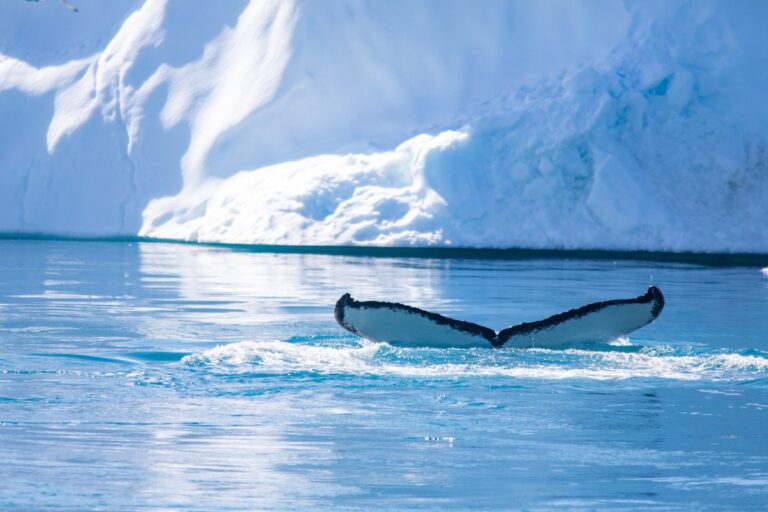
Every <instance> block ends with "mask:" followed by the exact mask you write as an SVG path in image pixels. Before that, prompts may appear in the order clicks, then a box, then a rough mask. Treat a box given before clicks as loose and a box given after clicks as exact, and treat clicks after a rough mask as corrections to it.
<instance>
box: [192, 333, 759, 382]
mask: <svg viewBox="0 0 768 512" xmlns="http://www.w3.org/2000/svg"><path fill="white" fill-rule="evenodd" d="M181 364H182V365H185V366H188V367H192V368H205V369H209V370H211V371H213V372H219V373H228V374H230V373H234V374H242V373H259V374H278V375H282V374H290V373H303V372H310V373H318V374H327V375H333V374H342V375H361V376H402V377H415V378H471V377H511V378H519V379H549V380H562V379H591V380H626V379H633V378H650V379H674V380H683V381H712V382H746V381H756V380H761V379H765V378H767V377H768V354H765V353H763V352H760V351H756V350H747V351H741V352H726V351H709V352H699V353H697V352H696V351H695V350H694V349H693V348H691V347H670V346H663V345H662V346H654V347H641V346H637V345H629V344H628V342H626V341H624V342H622V343H620V344H618V345H617V346H613V347H603V348H602V349H601V350H585V349H568V350H546V349H524V350H521V349H502V350H490V349H482V348H478V349H433V348H399V347H393V346H391V345H388V344H386V343H373V342H367V341H362V342H357V343H351V342H350V343H347V344H335V345H317V344H315V345H313V344H305V343H296V342H287V341H264V342H255V341H242V342H238V343H230V344H226V345H220V346H217V347H214V348H211V349H209V350H205V351H203V352H200V353H195V354H191V355H188V356H185V357H184V358H183V359H182V360H181Z"/></svg>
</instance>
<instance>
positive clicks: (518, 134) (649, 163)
mask: <svg viewBox="0 0 768 512" xmlns="http://www.w3.org/2000/svg"><path fill="white" fill-rule="evenodd" d="M77 5H78V7H79V11H80V12H79V13H72V12H70V11H69V10H67V9H64V8H62V6H61V5H60V4H58V3H56V2H52V1H48V2H40V3H30V2H22V1H20V0H19V1H18V2H7V3H6V5H4V6H3V16H2V17H0V231H3V232H28V233H29V232H35V233H49V234H62V235H74V236H80V235H82V236H101V235H132V234H141V235H144V236H150V237H161V238H175V239H184V240H199V241H220V242H237V243H270V244H313V245H314V244H322V245H327V244H330V245H337V244H369V245H406V246H407V245H453V246H476V247H535V248H606V249H648V250H694V251H724V252H730V251H746V252H768V230H766V229H764V224H765V220H766V219H768V167H767V166H768V153H767V152H766V148H768V102H766V101H765V100H764V97H763V96H764V94H765V93H764V91H765V90H768V66H767V65H766V64H768V46H766V45H765V44H764V42H763V26H762V25H763V23H762V20H765V19H768V16H767V15H768V5H767V4H765V3H764V2H758V1H755V2H739V3H737V4H734V3H732V2H716V1H710V2H703V1H702V2H690V3H684V2H675V3H670V2H656V3H649V2H638V3H636V2H630V1H628V2H625V3H618V2H593V1H590V2H587V1H585V2H569V3H567V4H563V3H562V2H527V3H513V2H504V1H498V2H495V1H488V2H484V3H483V4H482V5H478V4H475V3H471V2H461V1H456V2H445V1H424V2H406V1H401V2H380V3H364V2H359V1H341V0H339V1H335V2H311V1H303V2H302V1H298V0H297V1H276V0H274V1H272V0H260V1H256V0H252V1H250V2H248V1H245V0H240V1H232V2H225V3H212V2H202V1H201V2H191V1H184V2H182V1H172V0H146V1H144V2H138V3H137V2H131V1H114V2H109V3H104V2H97V1H96V0H90V1H88V0H80V1H79V2H77Z"/></svg>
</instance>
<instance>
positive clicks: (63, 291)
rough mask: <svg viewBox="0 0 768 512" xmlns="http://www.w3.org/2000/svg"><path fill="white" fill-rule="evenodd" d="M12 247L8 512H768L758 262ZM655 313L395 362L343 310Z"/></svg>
mask: <svg viewBox="0 0 768 512" xmlns="http://www.w3.org/2000/svg"><path fill="white" fill-rule="evenodd" d="M763 266H764V265H762V266H758V267H751V268H750V267H706V266H699V265H688V264H672V263H657V262H640V261H620V262H615V261H609V260H601V261H595V260H572V259H559V260H558V259H547V260H541V259H539V260H536V259H528V260H514V261H512V260H508V261H505V260H495V261H490V260H451V259H412V258H368V257H345V256H335V257H334V256H320V255H307V254H305V255H295V254H294V255H291V254H267V253H255V252H247V251H238V250H229V249H226V248H211V247H201V246H193V245H178V244H130V243H95V242H92V243H75V242H44V241H36V242H32V241H26V242H13V241H3V242H0V347H1V348H2V351H1V352H0V457H2V458H3V460H4V464H2V465H0V481H2V482H3V485H2V486H0V509H3V510H14V509H18V510H37V509H43V510H45V509H63V510H83V509H110V510H133V509H142V508H143V509H174V510H211V509H216V510H227V509H231V510H242V509H244V508H245V509H256V510H270V509H271V510H284V509H305V510H316V509H335V510H368V509H382V508H385V509H387V508H388V509H396V510H419V509H424V510H434V509H441V510H468V509H471V510H476V509H483V510H509V509H520V508H522V509H532V510H549V509H555V508H557V509H560V508H576V509H590V510H591V509H616V510H669V509H679V508H688V509H723V510H733V509H755V508H760V507H761V506H763V505H764V504H765V503H766V502H768V490H767V489H768V487H767V486H766V485H765V481H766V480H768V442H766V441H768V439H767V437H768V434H766V429H765V426H766V425H768V334H767V333H768V315H766V311H768V281H766V279H765V277H764V275H763V274H764V272H763V269H762V267H763ZM649 284H656V285H657V286H659V287H660V288H661V289H662V290H663V291H664V293H665V296H666V298H667V306H666V308H665V310H664V312H663V313H662V315H661V317H660V318H659V319H658V320H657V321H656V322H654V323H653V324H651V325H650V326H648V327H646V328H644V329H642V330H640V331H638V332H636V333H633V334H632V335H631V336H630V337H629V338H624V339H621V340H617V341H615V342H613V343H611V344H608V345H594V346H580V347H574V348H570V349H566V350H544V349H529V350H519V349H499V350H497V349H491V348H487V349H486V348H472V349H436V348H401V347H395V346H391V345H389V344H386V343H372V342H368V341H366V340H362V339H359V338H356V337H355V336H352V335H350V334H349V333H348V332H346V331H344V330H342V329H340V328H339V327H338V326H337V325H336V324H335V321H334V320H333V316H332V310H333V304H334V303H335V301H336V299H337V298H338V297H339V296H340V295H341V294H342V293H344V292H351V293H352V294H353V295H354V296H356V297H360V298H361V299H382V298H383V299H386V300H398V301H401V302H405V303H410V304H414V305H418V306H421V307H424V308H426V309H429V310H433V311H438V312H441V313H445V314H448V315H450V316H452V317H456V318H461V319H466V320H469V321H474V322H477V323H480V324H483V325H488V326H490V327H493V328H496V329H498V328H501V327H504V326H506V325H509V324H514V323H519V322H523V321H529V320H535V319H538V318H543V317H546V316H547V315H550V314H552V313H555V312H558V311H563V310H566V309H569V308H571V307H574V306H578V305H581V304H585V303H589V302H593V301H595V300H602V299H610V298H621V297H632V296H636V295H638V294H639V293H642V292H643V291H644V290H645V289H646V287H647V286H648V285H649Z"/></svg>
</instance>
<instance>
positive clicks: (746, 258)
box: [0, 233, 768, 267]
mask: <svg viewBox="0 0 768 512" xmlns="http://www.w3.org/2000/svg"><path fill="white" fill-rule="evenodd" d="M0 240H19V241H23V240H41V241H62V242H117V243H161V244H183V245H200V246H204V247H225V248H228V249H231V250H235V251H248V252H255V253H274V254H321V255H327V256H359V257H373V258H437V259H488V260H528V259H576V260H581V259H586V260H637V261H658V262H669V263H693V264H697V265H707V266H716V267H717V266H722V267H765V266H767V265H768V254H765V253H714V252H713V253H708V252H685V251H683V252H665V251H631V250H626V251H623V250H622V251H619V250H609V249H529V248H506V249H500V248H473V247H369V246H351V245H268V244H237V243H220V242H195V241H186V240H173V239H164V238H148V237H140V236H111V237H110V236H108V237H76V236H72V237H68V236H61V235H47V234H42V233H39V234H38V233H0Z"/></svg>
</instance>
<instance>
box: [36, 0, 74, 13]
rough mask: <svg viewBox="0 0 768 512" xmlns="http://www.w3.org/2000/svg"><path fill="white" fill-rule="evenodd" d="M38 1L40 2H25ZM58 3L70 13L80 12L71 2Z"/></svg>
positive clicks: (65, 0)
mask: <svg viewBox="0 0 768 512" xmlns="http://www.w3.org/2000/svg"><path fill="white" fill-rule="evenodd" d="M39 1H40V0H27V2H39ZM60 2H61V5H63V6H64V7H66V8H67V9H69V10H70V11H72V12H80V10H79V9H78V8H77V7H76V6H75V5H74V4H72V3H71V2H68V1H67V0H60Z"/></svg>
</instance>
